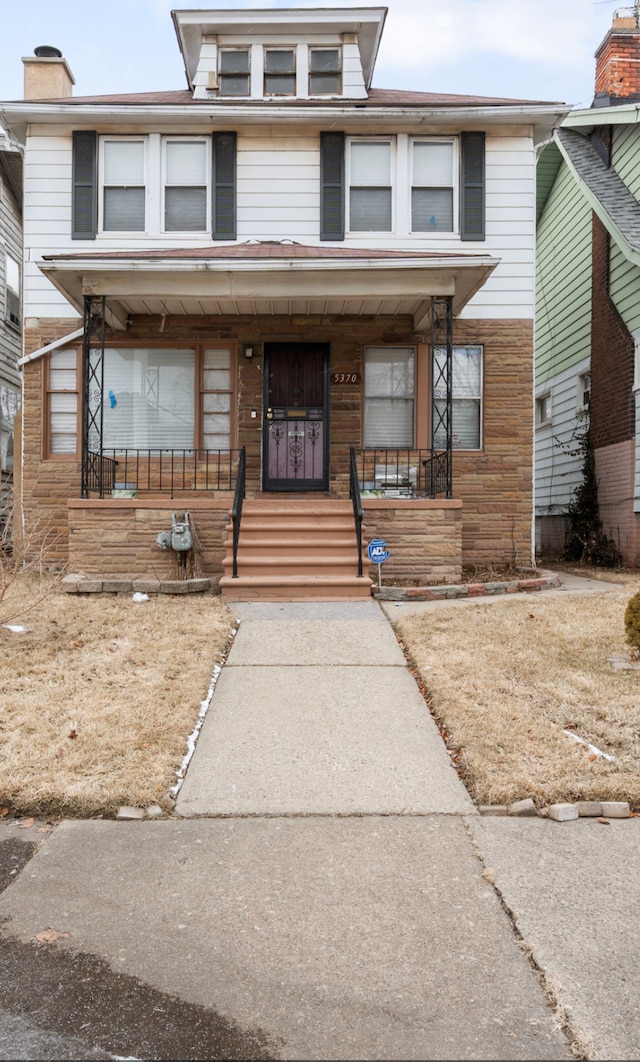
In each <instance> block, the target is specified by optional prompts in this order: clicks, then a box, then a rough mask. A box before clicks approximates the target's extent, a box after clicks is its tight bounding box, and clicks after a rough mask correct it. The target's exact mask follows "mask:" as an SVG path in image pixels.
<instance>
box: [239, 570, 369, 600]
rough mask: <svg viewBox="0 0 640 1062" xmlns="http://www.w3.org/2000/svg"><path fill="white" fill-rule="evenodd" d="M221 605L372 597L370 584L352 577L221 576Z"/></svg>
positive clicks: (362, 579) (365, 578) (363, 579)
mask: <svg viewBox="0 0 640 1062" xmlns="http://www.w3.org/2000/svg"><path fill="white" fill-rule="evenodd" d="M219 585H220V589H221V591H222V599H223V601H361V600H363V599H368V598H370V597H371V580H370V579H369V578H367V577H366V576H363V577H362V578H358V576H354V575H342V576H340V575H333V576H329V575H326V576H322V577H319V576H315V577H314V576H312V575H288V576H283V575H239V576H238V578H237V579H234V578H233V577H232V576H230V575H223V576H222V578H221V580H220V584H219Z"/></svg>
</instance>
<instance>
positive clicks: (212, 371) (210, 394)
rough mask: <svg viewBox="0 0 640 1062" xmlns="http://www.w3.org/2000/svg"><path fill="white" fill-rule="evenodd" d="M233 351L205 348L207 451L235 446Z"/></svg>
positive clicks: (204, 439) (204, 433) (204, 436)
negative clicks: (233, 443)
mask: <svg viewBox="0 0 640 1062" xmlns="http://www.w3.org/2000/svg"><path fill="white" fill-rule="evenodd" d="M231 398H232V381H231V351H230V350H222V349H220V350H204V351H203V354H202V382H201V402H202V446H203V448H204V449H205V450H228V449H230V448H231Z"/></svg>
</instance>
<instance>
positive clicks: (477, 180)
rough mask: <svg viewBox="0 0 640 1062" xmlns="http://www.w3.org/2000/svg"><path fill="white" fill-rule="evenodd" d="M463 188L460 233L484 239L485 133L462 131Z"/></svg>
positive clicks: (465, 236) (469, 237)
mask: <svg viewBox="0 0 640 1062" xmlns="http://www.w3.org/2000/svg"><path fill="white" fill-rule="evenodd" d="M460 141H461V152H462V167H461V172H462V190H461V196H460V211H461V220H460V235H461V238H462V239H463V240H484V239H485V238H486V237H485V227H484V141H485V134H484V133H462V134H461V137H460Z"/></svg>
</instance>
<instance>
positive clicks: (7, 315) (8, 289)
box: [4, 249, 22, 332]
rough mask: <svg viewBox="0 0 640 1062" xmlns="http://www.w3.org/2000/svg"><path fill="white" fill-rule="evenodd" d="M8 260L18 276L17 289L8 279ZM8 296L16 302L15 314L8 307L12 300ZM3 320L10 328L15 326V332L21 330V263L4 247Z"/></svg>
mask: <svg viewBox="0 0 640 1062" xmlns="http://www.w3.org/2000/svg"><path fill="white" fill-rule="evenodd" d="M9 262H11V263H12V264H13V265H14V266H15V268H16V273H17V277H18V290H17V291H16V289H15V288H14V287H13V286H12V284H11V283H10V280H9ZM10 296H13V300H15V302H16V303H17V313H16V314H13V312H12V310H11V309H10V308H9V304H10V302H11V301H12V299H11V297H10ZM14 316H15V320H14ZM4 320H5V324H7V325H9V327H10V328H15V329H16V331H17V332H20V331H22V263H21V262H20V259H19V258H16V257H14V255H13V254H12V253H11V251H9V250H8V249H5V255H4Z"/></svg>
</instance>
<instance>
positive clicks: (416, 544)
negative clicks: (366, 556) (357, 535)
mask: <svg viewBox="0 0 640 1062" xmlns="http://www.w3.org/2000/svg"><path fill="white" fill-rule="evenodd" d="M362 509H363V527H362V534H363V545H364V546H365V547H366V545H367V544H368V543H369V542H370V541H371V539H373V538H382V539H384V541H385V542H386V543H387V545H388V547H389V550H390V553H391V556H390V557H389V560H387V561H385V562H384V564H383V565H382V573H381V574H382V582H383V583H384V582H385V581H388V580H389V579H402V580H410V579H411V580H412V579H415V580H416V581H419V582H420V583H422V584H425V583H431V584H433V585H434V586H435V585H438V584H443V583H456V582H459V580H460V575H461V569H462V502H460V501H453V500H451V501H430V500H418V499H411V500H409V501H401V500H400V499H394V498H363V499H362ZM365 552H366V549H365ZM365 570H366V574H368V575H369V576H370V578H371V579H373V580H374V582H375V583H376V584H377V582H378V566H377V565H376V564H372V565H370V566H369V568H368V569H365Z"/></svg>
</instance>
